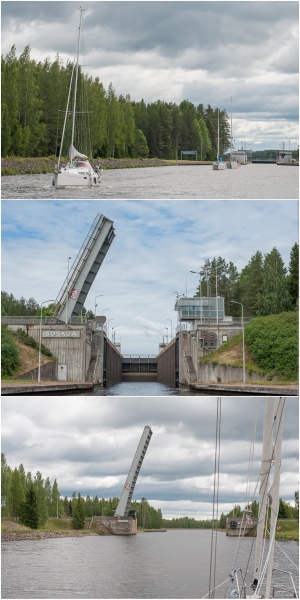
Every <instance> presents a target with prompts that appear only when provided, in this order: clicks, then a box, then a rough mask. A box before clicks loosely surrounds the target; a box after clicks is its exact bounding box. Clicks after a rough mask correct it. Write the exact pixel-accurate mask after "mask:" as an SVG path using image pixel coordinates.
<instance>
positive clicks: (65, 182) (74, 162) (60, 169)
mask: <svg viewBox="0 0 300 600" xmlns="http://www.w3.org/2000/svg"><path fill="white" fill-rule="evenodd" d="M79 10H80V21H79V29H78V39H77V53H76V54H77V56H76V64H74V65H73V70H72V75H71V82H70V87H69V93H68V100H67V106H66V112H65V119H64V125H63V132H62V139H61V144H60V150H59V157H58V163H57V165H56V166H55V171H54V177H53V182H52V183H53V185H55V187H56V188H57V189H59V188H65V187H82V186H85V187H99V186H100V178H101V169H100V167H99V166H97V167H96V169H93V167H92V165H91V164H90V162H89V160H88V157H87V156H86V155H85V154H82V153H81V152H78V150H76V148H75V146H74V134H75V116H76V100H77V84H78V64H79V47H80V36H81V31H82V13H83V11H84V9H83V8H82V7H81V6H80V8H79ZM74 71H75V84H74V94H73V109H72V135H71V144H70V147H69V151H68V156H69V159H70V160H69V162H68V163H67V164H66V165H63V164H62V163H61V154H62V149H63V143H64V138H65V133H66V124H67V119H68V115H69V114H70V112H69V104H70V98H71V91H72V85H73V78H74Z"/></svg>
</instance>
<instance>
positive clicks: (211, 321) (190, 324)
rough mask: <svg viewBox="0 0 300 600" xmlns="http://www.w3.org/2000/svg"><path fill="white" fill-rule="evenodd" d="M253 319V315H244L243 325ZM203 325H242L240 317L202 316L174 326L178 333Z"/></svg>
mask: <svg viewBox="0 0 300 600" xmlns="http://www.w3.org/2000/svg"><path fill="white" fill-rule="evenodd" d="M252 319H253V317H244V319H243V321H244V325H247V323H249V322H250V321H251V320H252ZM203 325H207V326H209V325H214V326H215V325H219V326H220V327H242V319H241V317H232V318H231V319H230V321H229V320H228V321H227V319H226V318H225V319H221V318H219V319H216V318H204V317H203V318H202V320H201V319H194V320H193V321H186V322H183V323H179V324H178V325H177V327H176V333H178V332H179V331H192V330H196V329H198V328H199V327H202V326H203Z"/></svg>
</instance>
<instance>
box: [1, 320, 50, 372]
mask: <svg viewBox="0 0 300 600" xmlns="http://www.w3.org/2000/svg"><path fill="white" fill-rule="evenodd" d="M1 334H2V339H1V379H2V381H3V382H5V381H6V382H7V381H11V380H14V379H17V378H18V377H19V376H20V375H22V374H23V373H26V372H27V371H30V370H31V369H35V368H36V367H37V366H38V348H39V345H38V343H37V342H36V341H35V340H34V339H33V338H32V337H31V336H30V335H28V334H27V333H25V331H23V330H21V329H18V331H16V332H15V331H11V330H10V329H8V328H7V326H6V325H2V326H1ZM52 360H55V357H54V356H53V354H52V353H51V352H50V350H49V348H46V346H44V344H42V345H41V365H43V364H44V363H46V362H49V361H52ZM30 382H31V383H32V380H30Z"/></svg>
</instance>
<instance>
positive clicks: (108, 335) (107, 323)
mask: <svg viewBox="0 0 300 600" xmlns="http://www.w3.org/2000/svg"><path fill="white" fill-rule="evenodd" d="M109 321H113V319H108V321H107V331H106V333H107V339H109Z"/></svg>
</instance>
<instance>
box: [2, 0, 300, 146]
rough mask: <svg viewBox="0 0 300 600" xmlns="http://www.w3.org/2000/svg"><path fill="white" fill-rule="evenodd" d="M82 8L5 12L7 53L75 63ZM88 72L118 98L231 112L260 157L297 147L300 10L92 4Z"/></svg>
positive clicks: (237, 130)
mask: <svg viewBox="0 0 300 600" xmlns="http://www.w3.org/2000/svg"><path fill="white" fill-rule="evenodd" d="M79 4H80V3H79V2H26V1H22V2H14V1H9V2H7V1H4V2H2V3H1V6H2V52H3V54H6V53H7V52H9V50H10V48H11V47H12V45H13V44H15V45H16V48H17V54H18V55H20V54H21V52H22V51H23V49H24V47H25V46H26V45H27V44H29V45H30V47H31V56H32V58H33V59H35V60H38V61H43V60H44V59H45V58H46V57H47V56H49V57H50V58H51V60H54V58H55V56H56V54H57V53H59V55H60V58H61V59H62V60H63V61H64V63H65V62H66V61H67V60H73V56H74V49H75V40H76V35H77V29H78V23H79V12H78V10H77V9H78V7H79ZM83 4H84V8H85V11H86V12H85V13H84V27H83V30H84V39H85V64H86V65H89V66H87V67H86V71H87V72H88V73H89V74H90V75H92V76H94V77H96V76H98V77H99V78H100V80H101V81H102V82H103V84H104V86H105V88H106V89H107V88H108V85H109V83H110V82H111V81H112V83H113V86H114V88H115V90H116V93H117V94H118V95H119V94H123V95H125V94H130V96H131V98H132V100H136V101H138V100H140V99H141V98H144V100H145V101H146V102H153V101H156V100H157V99H160V100H165V101H166V102H176V103H180V102H181V101H182V100H184V99H188V100H190V101H191V102H193V103H195V104H199V103H203V104H204V105H205V106H206V105H207V104H210V105H211V106H213V107H216V106H217V107H219V108H221V109H225V110H227V111H229V110H230V97H231V96H232V97H233V110H234V137H235V139H236V140H237V141H243V142H247V145H248V147H253V149H258V150H259V149H264V148H278V147H279V144H280V143H282V141H285V142H287V143H288V141H289V140H290V142H291V147H292V148H297V144H298V10H299V6H298V2H286V1H280V2H276V3H274V2H263V1H261V2H252V1H251V2H174V1H168V2H112V1H110V2H99V1H95V2H84V3H83Z"/></svg>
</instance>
